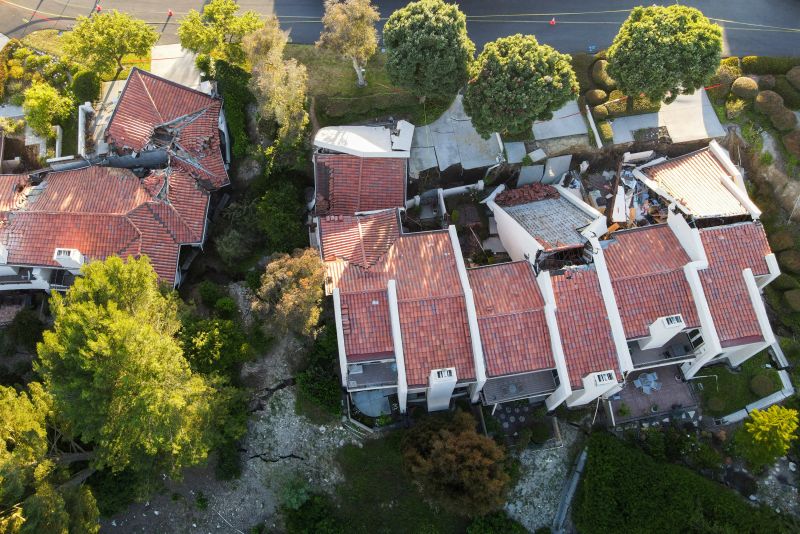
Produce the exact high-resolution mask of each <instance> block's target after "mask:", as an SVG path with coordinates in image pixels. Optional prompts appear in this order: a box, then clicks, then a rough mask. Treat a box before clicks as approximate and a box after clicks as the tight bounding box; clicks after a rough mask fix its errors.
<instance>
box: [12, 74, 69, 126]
mask: <svg viewBox="0 0 800 534" xmlns="http://www.w3.org/2000/svg"><path fill="white" fill-rule="evenodd" d="M73 107H74V103H73V102H72V99H71V98H70V97H68V96H64V95H61V94H59V92H58V91H57V90H56V89H55V88H54V87H52V86H51V85H48V84H46V83H44V82H34V83H33V84H31V86H30V87H28V89H26V90H25V100H24V101H23V102H22V109H23V110H24V111H25V120H26V121H27V122H28V126H30V127H31V129H32V130H33V131H34V132H36V133H37V134H38V135H41V136H42V137H53V136H54V135H55V134H54V133H53V125H54V124H57V123H59V122H61V121H63V120H65V119H66V118H67V117H69V115H70V113H72V108H73Z"/></svg>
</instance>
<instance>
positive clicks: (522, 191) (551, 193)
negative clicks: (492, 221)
mask: <svg viewBox="0 0 800 534" xmlns="http://www.w3.org/2000/svg"><path fill="white" fill-rule="evenodd" d="M560 196H561V194H560V193H559V192H558V189H556V188H555V187H553V186H552V185H547V184H539V183H533V184H527V185H523V186H522V187H518V188H516V189H506V190H505V191H503V192H502V193H500V194H499V195H497V196H496V197H495V199H494V201H495V204H497V205H498V206H518V205H520V204H528V203H530V202H537V201H539V200H545V199H548V198H553V199H555V198H559V197H560Z"/></svg>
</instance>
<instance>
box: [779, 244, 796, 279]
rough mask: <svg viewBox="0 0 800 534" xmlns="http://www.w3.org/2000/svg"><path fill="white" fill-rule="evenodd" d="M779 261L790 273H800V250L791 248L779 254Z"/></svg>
mask: <svg viewBox="0 0 800 534" xmlns="http://www.w3.org/2000/svg"><path fill="white" fill-rule="evenodd" d="M778 263H779V264H780V266H781V267H782V268H783V269H786V270H787V271H789V272H790V273H794V274H800V251H798V250H796V249H789V250H785V251H783V252H781V253H780V254H778Z"/></svg>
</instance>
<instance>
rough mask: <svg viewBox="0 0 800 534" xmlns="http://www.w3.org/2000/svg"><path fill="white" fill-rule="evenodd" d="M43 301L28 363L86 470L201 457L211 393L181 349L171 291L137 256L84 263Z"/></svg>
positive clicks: (213, 407)
mask: <svg viewBox="0 0 800 534" xmlns="http://www.w3.org/2000/svg"><path fill="white" fill-rule="evenodd" d="M50 307H51V311H52V314H53V317H54V324H53V328H52V330H50V331H47V332H45V334H44V340H43V341H42V343H40V344H39V347H38V352H39V363H38V365H37V370H38V371H39V373H40V374H41V375H42V376H43V378H44V381H45V384H46V387H47V390H48V391H49V393H50V394H51V395H52V397H53V404H54V408H55V410H56V411H57V412H58V413H59V414H60V416H61V417H63V418H64V420H65V421H66V422H67V423H68V427H69V429H70V431H71V433H72V435H73V436H74V437H75V438H79V439H80V440H81V441H82V442H84V443H88V444H91V446H92V447H93V448H94V450H93V453H94V454H93V461H92V465H93V466H94V467H95V468H98V469H100V468H110V469H112V470H113V471H119V470H122V469H126V468H128V469H153V468H161V469H167V470H171V471H172V472H173V473H174V472H177V471H178V470H179V469H181V468H182V467H184V466H187V465H192V464H196V463H198V462H200V461H203V460H205V458H206V456H207V454H208V451H209V449H210V448H211V446H212V444H213V440H214V437H213V432H212V430H213V429H212V426H213V424H212V422H213V420H214V419H215V418H216V417H218V416H219V410H220V409H221V408H220V406H219V404H220V402H219V399H218V395H217V392H216V390H215V389H214V388H213V387H212V386H211V385H210V383H209V382H208V381H207V380H206V379H205V378H204V377H202V376H200V375H196V374H193V373H192V372H191V370H190V368H189V365H188V363H187V361H186V359H185V358H184V357H183V354H182V351H181V347H180V345H179V342H178V340H177V339H176V333H177V332H178V329H179V327H180V323H179V321H178V318H177V305H176V299H175V297H174V296H171V295H164V294H162V293H161V292H160V290H159V286H158V280H157V276H156V274H155V272H154V271H153V268H152V267H151V266H150V262H149V261H148V260H147V258H142V259H138V260H137V259H129V260H128V261H126V262H124V261H123V260H121V259H120V258H117V257H111V258H108V259H107V260H105V261H97V262H92V263H90V264H88V265H86V266H85V267H84V268H83V276H82V277H80V278H78V279H77V280H76V281H75V284H74V285H73V286H72V287H71V288H70V289H69V290H68V291H67V293H66V295H65V296H63V297H62V296H59V295H53V297H52V300H51V302H50Z"/></svg>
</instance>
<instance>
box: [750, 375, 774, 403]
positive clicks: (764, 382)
mask: <svg viewBox="0 0 800 534" xmlns="http://www.w3.org/2000/svg"><path fill="white" fill-rule="evenodd" d="M750 391H752V392H753V395H756V396H757V397H758V398H759V399H760V398H762V397H766V396H767V395H769V394H771V393H774V392H775V384H774V383H773V382H772V379H771V378H770V377H769V376H767V375H756V376H754V377H753V378H751V379H750Z"/></svg>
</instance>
